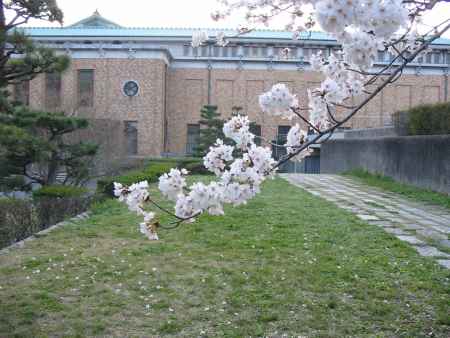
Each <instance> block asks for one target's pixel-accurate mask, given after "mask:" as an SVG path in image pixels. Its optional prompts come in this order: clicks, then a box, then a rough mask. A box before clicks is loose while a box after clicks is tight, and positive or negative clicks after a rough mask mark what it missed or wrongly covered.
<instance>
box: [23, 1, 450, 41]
mask: <svg viewBox="0 0 450 338" xmlns="http://www.w3.org/2000/svg"><path fill="white" fill-rule="evenodd" d="M57 2H58V5H59V7H60V8H61V9H62V10H63V12H64V17H65V19H64V24H65V25H70V24H72V23H74V22H76V21H79V20H81V19H84V18H86V17H88V16H90V15H91V14H92V13H93V12H94V11H95V10H96V9H98V10H99V12H100V14H101V15H102V16H104V17H105V18H107V19H109V20H111V21H114V22H116V23H118V24H120V25H122V26H127V27H202V28H209V27H215V28H236V27H238V26H239V25H240V24H242V25H243V24H244V23H245V22H244V21H243V20H242V16H239V15H234V16H232V17H231V18H228V19H226V20H224V21H220V22H215V21H213V20H212V19H211V17H210V14H211V13H212V12H213V11H214V10H216V9H218V5H217V2H216V0H125V1H123V0H57ZM448 18H450V3H441V4H438V5H437V6H436V7H435V8H434V9H433V11H432V12H430V13H428V15H427V16H426V17H425V20H424V22H425V24H427V25H430V26H431V25H433V24H437V23H440V22H442V21H444V20H445V19H448ZM54 25H55V24H54ZM28 26H50V24H49V23H48V22H45V21H32V22H30V24H28ZM269 28H270V29H283V21H281V20H278V22H274V23H273V24H272V25H271V26H270V27H269ZM445 36H446V37H450V32H447V34H446V35H445Z"/></svg>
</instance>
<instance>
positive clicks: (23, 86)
mask: <svg viewBox="0 0 450 338" xmlns="http://www.w3.org/2000/svg"><path fill="white" fill-rule="evenodd" d="M14 101H16V102H20V103H22V104H24V105H26V106H28V105H29V104H30V81H28V80H27V81H22V82H19V83H16V84H15V85H14Z"/></svg>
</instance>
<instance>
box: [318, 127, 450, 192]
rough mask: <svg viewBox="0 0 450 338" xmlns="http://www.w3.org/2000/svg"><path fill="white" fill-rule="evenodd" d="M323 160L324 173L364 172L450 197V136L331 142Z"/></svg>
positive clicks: (323, 152) (321, 163)
mask: <svg viewBox="0 0 450 338" xmlns="http://www.w3.org/2000/svg"><path fill="white" fill-rule="evenodd" d="M320 157H321V158H320V169H321V173H333V174H335V173H342V172H345V171H349V170H352V169H357V168H362V169H366V170H367V171H369V172H371V173H380V174H382V175H384V176H389V177H392V178H394V179H395V180H397V181H400V182H403V183H407V184H411V185H415V186H418V187H421V188H427V189H432V190H435V191H440V192H445V193H449V194H450V135H439V136H400V137H380V138H360V139H357V138H355V139H340V140H331V141H329V142H327V143H325V144H323V145H322V148H321V154H320Z"/></svg>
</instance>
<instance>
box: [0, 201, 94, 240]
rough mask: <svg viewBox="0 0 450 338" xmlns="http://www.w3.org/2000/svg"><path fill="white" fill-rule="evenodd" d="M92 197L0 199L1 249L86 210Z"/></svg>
mask: <svg viewBox="0 0 450 338" xmlns="http://www.w3.org/2000/svg"><path fill="white" fill-rule="evenodd" d="M91 201H92V199H91V197H86V196H81V197H57V198H55V197H49V196H40V197H39V198H37V199H35V200H32V199H15V198H0V248H2V247H5V246H8V245H10V244H13V243H15V242H18V241H21V240H23V239H25V238H27V237H29V236H31V235H33V234H34V233H36V232H39V231H41V230H44V229H46V228H48V227H49V226H51V225H53V224H56V223H58V222H61V221H63V220H64V219H66V218H69V217H73V216H75V215H77V214H80V213H81V212H84V211H86V210H87V209H88V208H89V206H90V203H91Z"/></svg>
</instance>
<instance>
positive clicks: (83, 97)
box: [78, 69, 94, 107]
mask: <svg viewBox="0 0 450 338" xmlns="http://www.w3.org/2000/svg"><path fill="white" fill-rule="evenodd" d="M78 106H79V107H93V106H94V70H93V69H80V70H78Z"/></svg>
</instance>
